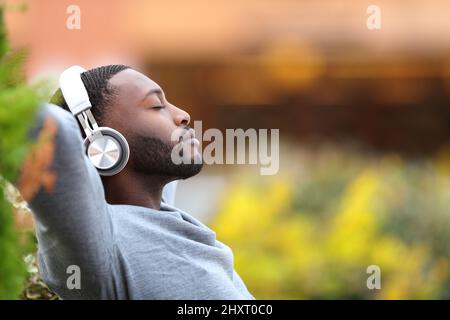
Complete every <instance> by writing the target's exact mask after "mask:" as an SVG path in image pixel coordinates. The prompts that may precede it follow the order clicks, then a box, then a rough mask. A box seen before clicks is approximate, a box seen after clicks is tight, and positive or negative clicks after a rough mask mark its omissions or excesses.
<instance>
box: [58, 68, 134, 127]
mask: <svg viewBox="0 0 450 320" xmlns="http://www.w3.org/2000/svg"><path fill="white" fill-rule="evenodd" d="M128 68H129V67H128V66H125V65H121V64H112V65H107V66H101V67H98V68H94V69H90V70H87V71H85V72H83V73H82V74H81V80H82V81H83V84H84V87H85V88H86V90H87V92H88V96H89V100H90V101H91V104H92V108H91V112H92V114H93V115H94V117H95V120H96V121H97V122H98V123H99V125H101V123H102V122H103V120H104V116H105V113H106V106H107V105H108V104H109V103H110V102H111V99H112V98H113V97H114V88H112V87H111V86H110V85H108V84H109V79H111V78H112V77H113V76H114V75H116V74H117V73H119V72H121V71H123V70H125V69H128ZM50 103H53V104H56V105H58V106H60V107H61V108H63V109H65V110H67V111H70V110H69V107H68V106H67V103H66V101H65V100H64V97H63V95H62V92H61V89H58V90H57V91H56V92H55V94H54V95H53V97H52V98H51V99H50ZM80 129H81V127H80Z"/></svg>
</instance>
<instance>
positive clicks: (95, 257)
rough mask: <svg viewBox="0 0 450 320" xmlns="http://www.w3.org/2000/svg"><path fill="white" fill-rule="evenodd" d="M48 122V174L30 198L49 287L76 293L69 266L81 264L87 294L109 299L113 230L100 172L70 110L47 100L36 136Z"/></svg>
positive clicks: (42, 264)
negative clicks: (50, 129)
mask: <svg viewBox="0 0 450 320" xmlns="http://www.w3.org/2000/svg"><path fill="white" fill-rule="evenodd" d="M46 121H47V122H48V121H50V122H51V123H52V124H53V126H54V127H55V128H56V131H55V135H54V141H53V148H47V152H48V154H46V155H44V156H46V157H48V158H49V159H50V160H51V161H49V167H48V168H47V169H48V173H47V174H46V176H47V178H46V179H43V182H45V183H42V185H41V186H40V188H39V189H38V190H37V192H35V194H34V195H33V196H32V198H31V199H27V200H28V202H29V206H30V208H31V210H32V211H33V215H34V218H35V222H36V235H37V238H38V242H39V265H40V271H41V273H42V275H43V277H44V280H45V281H46V283H47V284H48V285H49V286H50V288H51V289H53V290H54V291H56V292H57V293H62V292H64V295H65V296H66V297H67V296H68V297H73V298H77V296H79V295H80V293H81V292H80V291H79V290H76V289H75V290H70V289H69V288H68V287H67V279H68V278H69V277H70V275H71V274H70V273H68V271H69V272H73V271H70V270H71V269H70V268H72V270H76V268H77V267H79V269H80V271H81V290H82V291H83V296H84V297H88V296H90V297H92V298H97V299H101V298H110V297H111V296H110V295H111V294H112V292H114V290H113V288H112V286H113V285H112V281H111V278H110V277H111V268H112V263H111V261H112V259H113V255H114V250H113V248H114V245H113V238H112V233H113V231H112V225H111V220H110V217H109V212H108V209H107V203H106V200H105V195H104V190H103V185H102V182H101V180H100V176H99V174H98V173H97V171H96V169H95V167H94V166H93V165H92V164H91V163H90V161H89V159H88V158H87V156H86V155H85V154H84V150H83V146H82V137H81V133H80V130H79V127H78V124H77V122H76V120H75V118H74V117H73V116H72V114H70V113H69V112H67V111H65V110H63V109H61V108H59V107H57V106H55V105H44V106H43V107H41V109H40V112H39V114H38V116H37V123H36V128H35V129H34V130H33V131H32V132H31V136H32V138H34V139H36V138H37V137H38V136H39V134H40V133H41V132H42V131H43V130H42V128H43V126H44V123H45V122H46ZM34 161H39V159H35V160H34ZM25 167H26V165H25ZM23 174H25V175H26V174H27V172H26V170H24V172H23ZM30 174H32V173H30ZM32 175H33V176H36V175H35V174H32ZM49 177H50V178H49ZM26 179H27V177H26V176H25V177H24V181H26ZM71 266H72V267H71ZM73 266H75V267H73ZM68 268H69V270H68ZM74 268H75V269H74Z"/></svg>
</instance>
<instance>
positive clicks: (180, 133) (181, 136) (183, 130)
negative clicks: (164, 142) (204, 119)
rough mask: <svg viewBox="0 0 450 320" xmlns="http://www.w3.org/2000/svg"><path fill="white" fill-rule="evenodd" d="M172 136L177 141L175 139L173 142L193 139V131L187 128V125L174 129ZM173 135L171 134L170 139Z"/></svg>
mask: <svg viewBox="0 0 450 320" xmlns="http://www.w3.org/2000/svg"><path fill="white" fill-rule="evenodd" d="M174 134H175V135H176V137H177V139H175V141H177V140H178V142H181V141H183V140H189V139H194V138H195V131H194V129H192V128H191V127H189V126H187V125H184V126H181V127H178V128H177V129H175V131H174ZM174 134H172V137H173V135H174Z"/></svg>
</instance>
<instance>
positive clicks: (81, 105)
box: [59, 66, 92, 116]
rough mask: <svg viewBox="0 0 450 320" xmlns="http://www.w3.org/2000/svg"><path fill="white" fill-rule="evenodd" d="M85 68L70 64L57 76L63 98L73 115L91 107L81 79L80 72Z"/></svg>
mask: <svg viewBox="0 0 450 320" xmlns="http://www.w3.org/2000/svg"><path fill="white" fill-rule="evenodd" d="M85 71H86V70H85V69H83V68H82V67H80V66H72V67H70V68H68V69H66V70H64V72H63V73H62V74H61V76H60V77H59V87H60V88H61V91H62V94H63V96H64V100H65V101H66V103H67V106H68V107H69V109H70V111H71V112H72V113H73V115H74V116H76V115H78V114H80V113H81V112H83V111H85V110H87V109H89V108H91V107H92V104H91V102H90V101H89V96H88V93H87V91H86V88H85V87H84V83H83V81H82V80H81V74H82V73H83V72H85Z"/></svg>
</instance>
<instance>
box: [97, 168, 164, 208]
mask: <svg viewBox="0 0 450 320" xmlns="http://www.w3.org/2000/svg"><path fill="white" fill-rule="evenodd" d="M102 182H103V186H104V189H105V196H106V201H107V202H108V203H110V204H130V205H135V206H142V207H147V208H152V209H156V210H159V209H160V206H161V196H162V190H163V188H164V186H165V185H166V184H167V183H168V182H170V179H169V178H168V177H167V176H160V175H153V174H143V173H140V172H139V173H137V172H133V171H129V170H126V169H125V170H123V171H122V172H120V173H119V174H117V175H115V176H111V177H107V176H103V177H102Z"/></svg>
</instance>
